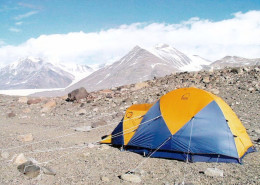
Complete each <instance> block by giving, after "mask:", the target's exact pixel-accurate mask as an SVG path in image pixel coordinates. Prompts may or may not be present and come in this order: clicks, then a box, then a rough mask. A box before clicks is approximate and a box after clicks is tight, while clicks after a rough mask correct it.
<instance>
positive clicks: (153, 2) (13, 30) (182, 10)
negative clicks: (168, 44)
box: [0, 0, 260, 45]
mask: <svg viewBox="0 0 260 185" xmlns="http://www.w3.org/2000/svg"><path fill="white" fill-rule="evenodd" d="M257 9H258V10H259V9H260V1H259V0H183V1H182V0H175V1H172V0H141V1H140V0H107V1H105V0H74V1H73V0H30V1H28V0H8V1H0V14H1V16H0V22H1V24H0V40H2V41H3V42H5V43H6V44H12V45H17V44H20V43H22V42H25V41H26V40H27V39H29V38H32V37H34V38H35V37H39V36H40V35H42V34H60V33H63V34H64V33H69V32H77V31H84V32H95V31H100V30H106V29H109V28H113V27H117V26H119V25H122V24H131V23H135V22H146V23H153V22H163V23H169V24H173V23H179V22H181V21H184V20H188V19H189V18H191V17H199V18H201V19H209V20H212V21H219V20H223V19H228V18H231V16H232V14H233V13H235V12H239V11H241V12H247V11H249V10H257Z"/></svg>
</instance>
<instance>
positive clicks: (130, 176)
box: [120, 174, 142, 183]
mask: <svg viewBox="0 0 260 185" xmlns="http://www.w3.org/2000/svg"><path fill="white" fill-rule="evenodd" d="M120 178H121V179H123V180H125V181H128V182H133V183H140V182H141V181H142V180H141V178H140V177H139V176H138V175H134V174H123V175H121V176H120Z"/></svg>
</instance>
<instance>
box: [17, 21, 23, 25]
mask: <svg viewBox="0 0 260 185" xmlns="http://www.w3.org/2000/svg"><path fill="white" fill-rule="evenodd" d="M22 24H23V22H22V21H19V22H16V23H15V25H17V26H21V25H22Z"/></svg>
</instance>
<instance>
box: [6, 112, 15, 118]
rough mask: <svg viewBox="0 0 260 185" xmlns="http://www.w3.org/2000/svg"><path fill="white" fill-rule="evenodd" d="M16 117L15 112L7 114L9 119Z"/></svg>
mask: <svg viewBox="0 0 260 185" xmlns="http://www.w3.org/2000/svg"><path fill="white" fill-rule="evenodd" d="M15 116H16V114H15V113H13V112H10V113H8V114H7V117H8V118H13V117H15Z"/></svg>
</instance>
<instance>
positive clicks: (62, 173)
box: [0, 67, 260, 185]
mask: <svg viewBox="0 0 260 185" xmlns="http://www.w3.org/2000/svg"><path fill="white" fill-rule="evenodd" d="M259 81H260V72H259V67H251V68H239V69H237V71H234V70H232V69H224V70H221V71H215V72H194V73H181V74H176V75H169V76H166V77H164V78H158V79H154V80H152V81H148V82H144V83H142V84H136V85H129V86H125V87H122V88H114V89H112V90H107V91H100V92H94V93H92V96H93V97H94V98H93V99H92V100H89V101H86V100H82V101H81V102H80V103H72V102H66V101H65V100H64V98H52V99H51V98H40V100H39V102H35V104H33V103H32V104H31V105H28V104H27V99H29V100H30V99H32V98H30V97H28V98H27V97H26V98H20V97H15V96H6V95H0V127H1V130H0V148H1V149H0V150H1V151H2V157H1V156H0V160H1V161H0V164H1V165H0V184H131V183H130V182H126V181H123V180H122V179H120V178H119V177H118V176H120V175H121V174H124V173H125V172H127V171H130V170H133V169H135V168H136V167H137V166H138V165H139V164H140V163H142V162H143V161H144V160H145V159H147V158H145V157H143V156H141V155H138V154H135V153H132V152H128V151H120V150H119V149H117V148H114V147H111V146H107V145H105V146H104V145H99V144H94V145H91V144H88V143H95V142H97V141H99V140H100V139H101V137H102V136H103V135H107V134H110V133H111V131H112V130H113V129H114V128H115V126H116V125H117V124H118V123H119V121H120V120H121V119H122V116H123V114H124V111H125V109H126V108H127V107H128V106H130V105H131V104H133V103H134V104H135V103H152V102H154V101H156V100H157V99H158V98H160V96H162V95H163V94H166V93H167V92H169V91H171V90H173V89H176V88H180V87H189V86H195V87H198V88H202V89H205V90H208V91H210V92H213V93H215V94H217V95H218V96H220V97H222V98H223V99H224V100H225V101H226V102H227V103H228V104H229V105H230V106H231V107H232V109H233V110H234V111H235V112H236V113H237V115H238V117H239V118H240V119H241V121H242V122H243V124H244V126H245V127H246V129H247V132H248V134H249V136H250V138H251V140H252V141H253V143H254V146H255V147H256V149H257V150H258V151H259V148H260V147H259V146H260V145H259V138H260V112H259V110H260V91H259V90H260V89H259ZM51 101H52V102H55V104H54V105H53V106H51V107H50V108H49V109H44V107H45V105H46V103H48V102H51ZM48 105H50V103H49V104H48ZM100 122H105V123H106V125H107V126H103V127H102V128H101V127H100V128H98V127H97V128H96V129H92V130H91V131H89V132H77V131H75V129H74V128H76V127H81V126H90V125H92V124H93V123H96V124H99V123H100ZM28 133H31V134H32V136H33V140H32V141H28V142H24V141H21V135H23V134H28ZM257 140H258V141H257ZM3 153H5V155H3ZM20 153H23V154H24V155H25V157H27V158H33V159H34V160H36V161H37V162H38V163H40V164H42V165H43V164H46V166H47V167H49V168H51V169H53V170H54V171H55V172H56V175H55V176H52V175H47V174H41V175H39V176H38V177H36V178H33V179H30V178H28V177H27V176H25V175H23V174H22V173H20V172H19V171H18V170H17V166H16V165H15V164H14V163H13V161H14V160H13V159H12V158H13V156H15V155H18V154H20ZM259 159H260V153H259V152H254V153H251V154H248V155H246V156H245V157H244V159H243V164H242V165H240V164H226V163H185V162H181V161H177V160H168V159H158V158H149V159H147V160H146V161H144V163H142V165H141V166H140V167H139V168H138V170H137V175H138V176H140V177H141V180H142V182H141V184H158V185H159V184H178V183H182V182H183V181H185V183H192V184H260V170H259V167H260V160H259ZM215 167H216V168H218V169H221V170H223V172H224V176H223V177H209V176H207V175H205V174H203V173H202V172H203V171H205V170H206V169H207V168H215Z"/></svg>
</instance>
